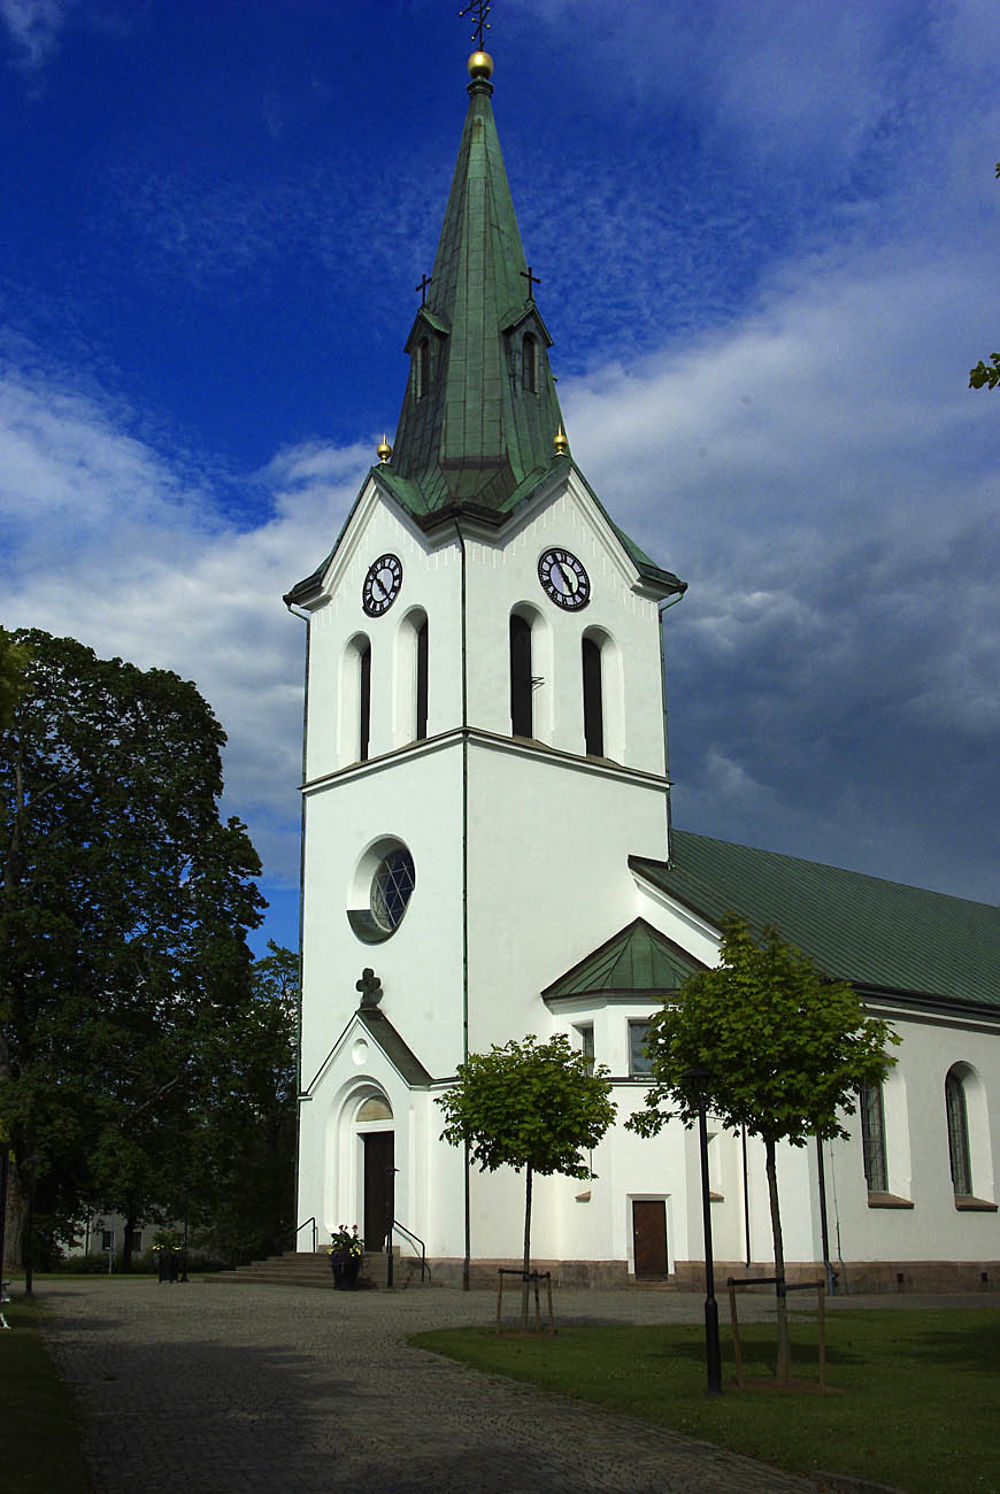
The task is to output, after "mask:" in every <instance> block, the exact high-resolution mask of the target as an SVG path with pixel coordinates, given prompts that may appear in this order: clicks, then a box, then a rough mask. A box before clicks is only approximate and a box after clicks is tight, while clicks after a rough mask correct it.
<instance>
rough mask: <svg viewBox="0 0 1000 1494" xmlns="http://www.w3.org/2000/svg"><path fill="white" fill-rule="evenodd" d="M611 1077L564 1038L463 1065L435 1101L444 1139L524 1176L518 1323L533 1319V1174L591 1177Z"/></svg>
mask: <svg viewBox="0 0 1000 1494" xmlns="http://www.w3.org/2000/svg"><path fill="white" fill-rule="evenodd" d="M606 1073H607V1070H606V1069H604V1068H603V1067H599V1068H598V1069H597V1070H596V1071H594V1070H593V1065H592V1060H591V1059H589V1058H587V1057H586V1056H585V1055H584V1054H582V1053H574V1052H573V1050H572V1049H571V1048H570V1046H569V1040H568V1038H566V1037H565V1036H564V1035H563V1034H559V1035H558V1036H557V1037H554V1038H551V1039H550V1040H549V1042H547V1043H539V1042H538V1041H537V1039H536V1038H535V1036H534V1034H530V1035H529V1036H528V1037H526V1038H525V1039H524V1041H523V1042H522V1043H518V1042H515V1041H513V1040H511V1041H510V1042H509V1043H505V1044H504V1045H503V1047H497V1046H496V1045H494V1046H493V1047H492V1048H491V1049H490V1051H489V1053H473V1054H471V1055H470V1057H469V1058H468V1059H467V1060H466V1062H465V1063H462V1064H459V1066H458V1077H457V1080H456V1083H455V1085H454V1087H453V1088H452V1089H450V1090H448V1092H447V1093H446V1094H444V1095H442V1096H440V1097H439V1099H438V1102H437V1103H438V1104H439V1105H440V1106H441V1108H442V1110H443V1111H444V1113H445V1119H446V1122H447V1124H446V1125H445V1128H444V1130H443V1131H442V1133H441V1136H442V1140H444V1141H448V1142H450V1143H451V1144H452V1146H463V1145H467V1146H468V1147H469V1150H470V1156H471V1158H472V1160H473V1161H474V1162H476V1163H478V1165H479V1167H480V1169H481V1170H482V1171H483V1172H495V1171H496V1170H497V1168H498V1167H513V1168H514V1169H515V1170H516V1171H518V1172H520V1171H521V1169H522V1168H523V1169H524V1260H523V1272H524V1277H523V1288H522V1294H521V1322H522V1325H526V1323H527V1319H528V1272H529V1270H530V1261H531V1180H532V1177H533V1176H534V1174H535V1173H540V1174H541V1175H542V1176H543V1177H549V1176H551V1175H552V1174H553V1173H562V1174H563V1175H564V1176H566V1177H571V1178H589V1177H592V1176H593V1174H592V1173H591V1171H590V1166H589V1163H588V1162H587V1161H586V1160H585V1158H584V1156H583V1152H584V1151H589V1150H591V1149H592V1148H593V1147H595V1146H596V1145H597V1143H598V1142H599V1141H600V1139H601V1137H602V1136H603V1135H604V1133H605V1131H606V1130H607V1129H608V1127H609V1126H610V1125H611V1123H612V1121H613V1120H614V1118H615V1106H614V1104H613V1102H612V1101H611V1099H610V1098H609V1095H610V1091H611V1084H610V1082H609V1081H608V1080H607V1079H606V1078H605V1077H604V1076H605V1074H606Z"/></svg>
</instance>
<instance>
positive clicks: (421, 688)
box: [415, 617, 427, 742]
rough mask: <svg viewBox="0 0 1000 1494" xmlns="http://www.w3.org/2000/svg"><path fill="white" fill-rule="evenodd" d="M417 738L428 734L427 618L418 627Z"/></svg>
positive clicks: (422, 737)
mask: <svg viewBox="0 0 1000 1494" xmlns="http://www.w3.org/2000/svg"><path fill="white" fill-rule="evenodd" d="M416 706H417V713H416V714H417V719H416V723H415V725H416V733H415V735H416V739H417V741H418V742H422V741H423V740H424V738H425V737H426V735H427V618H426V617H425V618H424V619H423V621H422V622H421V623H420V625H419V627H418V628H417V689H416Z"/></svg>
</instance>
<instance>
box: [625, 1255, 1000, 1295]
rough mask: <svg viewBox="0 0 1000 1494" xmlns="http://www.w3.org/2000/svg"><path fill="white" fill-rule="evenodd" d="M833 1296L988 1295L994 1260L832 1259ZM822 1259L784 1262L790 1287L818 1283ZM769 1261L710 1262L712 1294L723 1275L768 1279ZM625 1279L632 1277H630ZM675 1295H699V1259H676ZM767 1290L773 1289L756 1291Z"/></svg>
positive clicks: (997, 1269) (999, 1266)
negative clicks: (886, 1294) (855, 1293)
mask: <svg viewBox="0 0 1000 1494" xmlns="http://www.w3.org/2000/svg"><path fill="white" fill-rule="evenodd" d="M831 1264H832V1265H833V1269H834V1271H835V1272H836V1274H837V1287H836V1290H837V1295H838V1296H848V1295H850V1293H851V1292H884V1293H890V1292H926V1293H935V1292H944V1293H949V1292H990V1291H996V1290H998V1289H1000V1261H833V1262H832V1263H831ZM825 1274H826V1273H825V1269H824V1266H823V1263H822V1261H813V1262H811V1261H789V1262H787V1263H786V1266H785V1275H786V1277H787V1279H788V1281H789V1283H790V1284H798V1283H801V1282H814V1281H822V1280H823V1279H824V1277H825ZM773 1275H774V1263H773V1261H761V1262H755V1263H754V1264H753V1265H750V1266H748V1265H747V1264H746V1263H745V1262H744V1261H738V1262H736V1261H716V1263H715V1291H716V1296H718V1297H721V1296H722V1295H723V1294H724V1293H725V1290H726V1279H727V1277H730V1276H732V1277H734V1278H735V1280H737V1281H745V1280H746V1279H747V1278H748V1277H752V1276H773ZM629 1279H630V1280H634V1278H632V1277H630V1278H629ZM668 1281H669V1283H670V1285H672V1286H675V1287H676V1288H677V1289H678V1290H679V1291H689V1292H696V1291H704V1289H705V1267H704V1264H703V1263H702V1262H701V1261H678V1262H677V1269H676V1271H675V1272H674V1274H673V1275H672V1276H670V1277H669V1278H668ZM760 1290H761V1291H762V1292H763V1291H773V1290H774V1289H773V1287H761V1288H760Z"/></svg>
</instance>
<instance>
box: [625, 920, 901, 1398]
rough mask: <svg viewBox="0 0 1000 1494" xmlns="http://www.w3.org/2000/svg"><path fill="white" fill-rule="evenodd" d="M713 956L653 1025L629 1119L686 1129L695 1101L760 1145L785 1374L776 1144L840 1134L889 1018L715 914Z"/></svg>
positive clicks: (877, 1070)
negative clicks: (640, 1101) (643, 1077)
mask: <svg viewBox="0 0 1000 1494" xmlns="http://www.w3.org/2000/svg"><path fill="white" fill-rule="evenodd" d="M721 929H722V946H721V950H720V954H721V963H720V964H719V965H718V966H717V967H716V968H715V969H713V970H703V971H699V972H698V973H697V974H695V975H692V976H689V978H688V979H687V980H686V981H685V982H684V984H683V986H682V987H681V989H680V992H679V994H678V995H677V996H676V997H671V998H669V999H668V1000H667V1001H665V1003H664V1006H663V1009H662V1010H661V1011H660V1012H658V1013H657V1015H656V1016H655V1017H654V1018H653V1019H652V1021H651V1023H650V1030H649V1035H648V1037H647V1040H646V1050H647V1052H648V1054H649V1057H650V1060H651V1064H652V1075H653V1080H654V1088H652V1089H650V1090H649V1092H648V1093H647V1095H646V1101H645V1108H644V1109H643V1110H639V1111H637V1112H636V1114H635V1115H633V1116H632V1117H631V1118H630V1119H629V1120H628V1121H627V1122H626V1124H627V1126H628V1128H629V1129H630V1130H632V1131H637V1132H638V1133H639V1134H640V1135H642V1136H654V1135H656V1133H657V1132H658V1131H659V1130H660V1129H661V1127H662V1126H663V1125H664V1123H665V1122H666V1121H667V1120H669V1119H670V1118H671V1117H677V1118H679V1119H680V1120H682V1121H683V1122H684V1124H685V1125H686V1126H692V1125H694V1124H695V1122H696V1121H697V1119H698V1112H699V1108H700V1107H701V1106H702V1105H704V1106H705V1107H706V1108H707V1109H709V1110H711V1111H712V1112H713V1113H714V1114H715V1115H716V1116H717V1117H718V1118H719V1120H720V1121H721V1123H722V1125H723V1127H724V1128H725V1129H726V1130H730V1131H736V1130H739V1129H740V1128H741V1127H746V1130H747V1133H748V1134H749V1135H751V1136H759V1137H760V1138H761V1140H762V1141H763V1143H764V1157H765V1165H766V1169H767V1187H768V1198H769V1202H770V1212H771V1231H772V1235H773V1239H774V1274H775V1277H776V1280H777V1329H778V1366H777V1378H778V1379H779V1380H780V1381H785V1382H787V1380H788V1379H789V1377H790V1372H791V1355H790V1349H789V1342H788V1315H787V1308H786V1299H785V1259H784V1249H783V1244H782V1233H781V1212H780V1208H779V1204H778V1177H777V1166H776V1150H777V1145H778V1142H779V1141H787V1142H789V1143H790V1144H791V1145H792V1146H796V1147H799V1146H804V1145H805V1144H806V1141H807V1140H808V1139H809V1137H812V1136H817V1137H819V1138H820V1139H822V1140H830V1139H832V1138H834V1137H838V1136H839V1137H846V1136H847V1135H848V1134H849V1133H848V1132H847V1131H846V1130H845V1129H844V1126H843V1123H842V1120H841V1116H842V1115H843V1114H847V1115H853V1114H854V1110H855V1104H856V1099H857V1093H858V1090H859V1089H861V1088H863V1087H864V1086H865V1085H869V1084H879V1083H881V1081H882V1080H883V1079H884V1078H885V1075H886V1073H887V1072H888V1070H889V1068H890V1067H891V1065H892V1064H893V1063H894V1062H895V1059H893V1058H892V1057H890V1056H889V1055H888V1054H887V1053H886V1044H887V1043H895V1042H898V1041H899V1039H898V1038H897V1037H896V1036H895V1034H894V1033H893V1032H892V1030H891V1029H890V1027H889V1024H888V1022H884V1021H881V1020H879V1019H877V1018H875V1017H869V1016H867V1015H866V1014H865V1010H864V1007H863V1006H862V1004H861V1002H860V1000H859V999H858V996H857V995H856V993H855V992H854V990H853V989H852V988H851V986H849V985H848V984H847V983H846V981H839V980H838V981H833V980H827V979H826V978H825V976H824V975H823V974H822V973H821V971H820V970H819V969H818V968H817V967H816V965H815V964H814V963H813V961H812V960H810V959H809V958H808V956H807V955H804V954H802V952H801V951H800V950H798V949H795V948H794V947H793V946H792V945H789V944H786V943H785V942H784V941H783V940H782V938H781V936H780V934H779V933H778V930H777V929H776V928H766V929H765V930H764V932H763V937H762V939H761V941H760V942H758V941H757V940H756V939H755V938H754V937H753V935H752V933H751V930H750V925H749V924H748V923H747V921H746V920H745V919H743V918H738V917H736V916H735V915H730V916H728V917H727V918H725V919H723V921H722V925H721Z"/></svg>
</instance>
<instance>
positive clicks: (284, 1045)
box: [188, 940, 299, 1264]
mask: <svg viewBox="0 0 1000 1494" xmlns="http://www.w3.org/2000/svg"><path fill="white" fill-rule="evenodd" d="M267 947H268V951H269V953H268V954H267V955H265V956H264V957H263V958H262V959H258V960H255V961H254V964H253V967H252V970H251V994H252V999H251V1001H250V1002H249V1003H248V1004H247V1005H246V1006H245V1007H244V1008H243V1009H242V1010H241V1011H240V1012H239V1013H238V1014H237V1015H236V1017H235V1020H234V1022H233V1023H231V1024H230V1026H229V1028H228V1029H227V1030H226V1031H225V1032H222V1031H219V1030H217V1031H216V1032H215V1034H214V1045H215V1051H214V1052H213V1053H212V1054H211V1055H208V1054H206V1055H205V1057H206V1066H207V1068H208V1070H209V1071H210V1072H212V1073H213V1074H214V1075H215V1076H216V1077H215V1079H214V1082H213V1084H212V1086H211V1088H210V1090H209V1092H208V1094H207V1095H206V1097H205V1100H204V1102H203V1104H202V1106H201V1107H200V1109H199V1113H198V1117H197V1133H196V1137H195V1140H194V1142H193V1145H192V1149H191V1156H190V1176H189V1182H188V1196H189V1202H190V1205H191V1208H192V1210H193V1222H194V1224H195V1225H196V1227H197V1242H198V1243H199V1244H200V1245H202V1246H204V1247H205V1248H207V1249H208V1250H209V1252H210V1253H211V1254H212V1255H213V1256H215V1257H216V1258H217V1259H221V1260H225V1261H231V1262H233V1263H234V1264H239V1263H240V1262H242V1261H246V1260H251V1259H258V1258H260V1257H261V1256H266V1255H270V1254H271V1253H272V1252H277V1251H281V1250H286V1249H288V1247H289V1245H290V1244H291V1242H292V1240H293V1238H294V1230H295V1219H294V1208H295V1143H296V1124H297V1120H298V1034H299V962H298V956H297V955H296V954H294V953H293V952H292V951H291V950H290V949H284V948H282V947H280V946H279V945H277V944H275V943H274V941H273V940H271V941H270V942H269V943H268V946H267Z"/></svg>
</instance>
